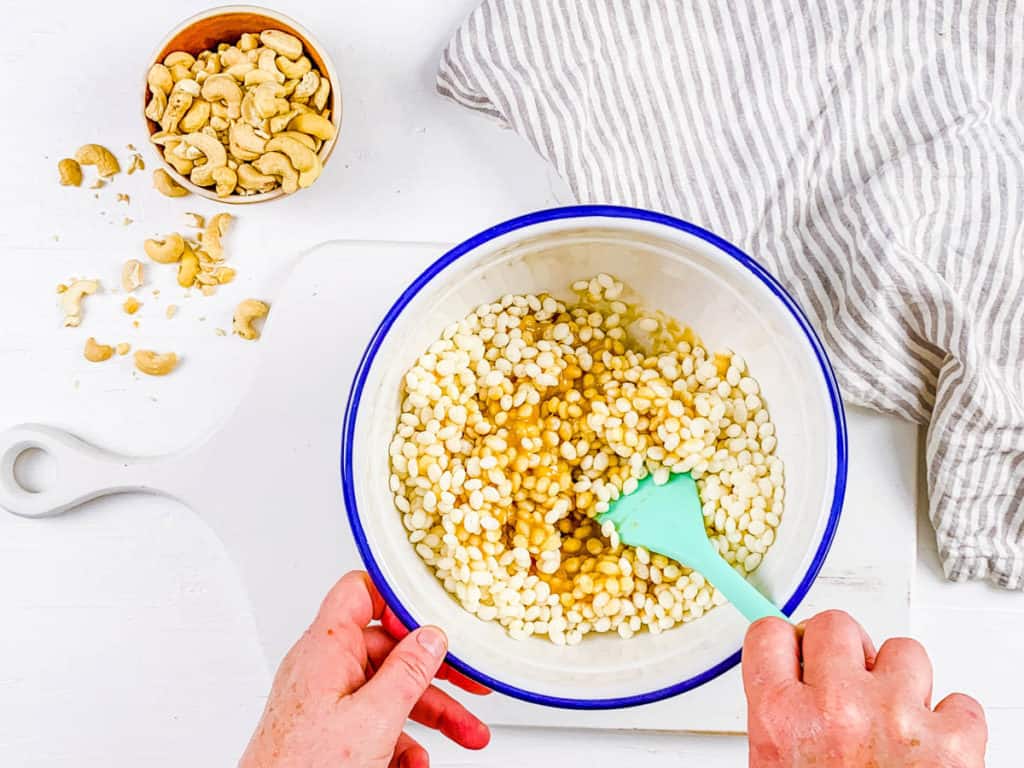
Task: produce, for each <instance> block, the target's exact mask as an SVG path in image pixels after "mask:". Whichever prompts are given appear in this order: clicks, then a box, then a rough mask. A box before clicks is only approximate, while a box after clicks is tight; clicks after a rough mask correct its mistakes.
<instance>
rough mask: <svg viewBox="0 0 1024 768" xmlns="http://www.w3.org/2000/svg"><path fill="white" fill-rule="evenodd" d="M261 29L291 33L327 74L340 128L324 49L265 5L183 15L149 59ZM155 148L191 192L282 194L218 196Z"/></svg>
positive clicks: (238, 198)
mask: <svg viewBox="0 0 1024 768" xmlns="http://www.w3.org/2000/svg"><path fill="white" fill-rule="evenodd" d="M265 29H277V30H281V31H282V32H287V33H288V34H290V35H294V36H295V37H297V38H299V40H301V41H302V46H303V48H304V49H305V50H304V53H305V55H307V56H309V58H310V61H311V62H312V63H313V65H314V66H315V67H316V69H318V70H319V71H320V73H321V75H323V76H325V77H327V79H328V80H329V81H330V83H331V93H330V96H329V97H328V106H329V107H330V109H331V122H332V123H334V126H335V128H336V129H340V128H341V114H342V102H341V90H340V86H339V84H338V77H337V73H336V72H335V70H334V65H333V64H332V63H331V61H330V59H329V58H328V57H327V55H326V54H325V53H324V50H323V47H322V46H321V45H320V44H319V43H318V42H316V41H315V40H314V39H313V36H312V35H311V34H310V33H309V32H308V31H307V30H305V29H304V28H303V27H302V26H300V25H299V24H298V23H296V22H295V21H293V20H292V19H289V18H287V17H286V16H283V15H281V14H278V13H275V12H273V11H270V10H269V9H265V8H253V7H248V6H226V7H224V8H216V9H213V10H211V11H206V12H204V13H200V14H198V15H197V16H193V17H192V18H190V19H186V20H185V21H183V22H182V23H181V24H180V25H179V26H178V27H177V29H175V30H174V31H173V32H171V34H170V35H168V36H167V38H166V39H165V40H164V41H163V42H162V43H161V44H160V48H159V49H158V50H157V52H156V55H154V56H153V61H154V62H158V61H163V60H164V58H165V57H166V56H167V54H169V53H173V52H174V51H185V52H187V53H191V54H192V55H193V56H194V55H196V54H198V53H200V52H202V51H206V50H210V49H216V47H217V45H218V44H219V43H223V42H235V41H237V40H238V38H240V37H241V36H242V35H243V34H244V33H246V32H249V33H253V34H259V33H260V32H262V31H263V30H265ZM147 69H148V65H147ZM148 101H149V90H148V86H146V85H145V79H143V95H142V106H143V109H145V106H146V104H147V102H148ZM145 119H146V127H147V129H148V130H149V133H150V135H152V134H154V133H156V132H157V131H159V130H160V126H159V125H158V124H157V123H154V122H153V121H152V120H150V119H148V118H145ZM337 138H338V132H337V131H336V132H335V135H334V138H332V139H331V140H329V141H325V142H324V143H323V146H322V147H320V152H319V153H318V154H319V156H320V160H321V162H322V163H324V164H326V162H327V158H328V157H330V155H331V152H333V151H334V146H335V144H336V143H337ZM155 149H156V152H157V154H158V155H159V156H160V161H161V163H162V164H163V166H164V169H165V170H166V171H167V172H168V173H169V174H170V175H171V177H172V178H173V179H174V180H175V181H177V182H178V183H179V184H181V185H182V186H184V187H186V188H187V189H189V190H191V191H192V192H194V193H196V194H199V195H202V196H203V197H208V198H210V199H211V200H217V201H219V202H229V203H258V202H263V201H265V200H272V199H274V198H277V197H281V196H283V195H284V192H282V191H281V190H280V189H275V190H273V191H271V192H263V193H259V194H255V195H230V196H229V197H227V198H222V197H218V196H217V194H216V193H215V192H214V191H213V190H211V189H207V188H205V187H200V186H198V185H196V184H193V183H192V182H191V181H190V180H189V179H188V177H186V176H182V175H181V174H180V173H178V172H177V171H176V170H175V169H174V167H173V166H171V165H170V164H168V163H167V162H166V161H164V159H163V152H162V151H161V150H160V148H159V147H156V148H155Z"/></svg>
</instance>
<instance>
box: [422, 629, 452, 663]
mask: <svg viewBox="0 0 1024 768" xmlns="http://www.w3.org/2000/svg"><path fill="white" fill-rule="evenodd" d="M416 642H418V643H419V644H420V645H422V646H423V647H424V649H426V651H427V653H429V654H430V655H431V656H433V657H434V658H435V659H438V658H440V657H442V656H444V653H445V651H446V650H447V648H448V638H446V637H445V636H444V632H442V631H441V630H440V629H438V628H437V627H424V628H423V629H421V630H420V631H419V632H417V633H416Z"/></svg>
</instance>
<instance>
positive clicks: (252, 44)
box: [238, 32, 260, 52]
mask: <svg viewBox="0 0 1024 768" xmlns="http://www.w3.org/2000/svg"><path fill="white" fill-rule="evenodd" d="M259 45H260V38H259V35H254V34H252V33H251V32H246V33H244V34H243V35H242V37H241V38H240V39H239V40H238V48H239V50H241V51H243V52H248V51H254V50H256V49H257V48H259Z"/></svg>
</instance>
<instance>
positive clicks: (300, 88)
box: [292, 72, 320, 99]
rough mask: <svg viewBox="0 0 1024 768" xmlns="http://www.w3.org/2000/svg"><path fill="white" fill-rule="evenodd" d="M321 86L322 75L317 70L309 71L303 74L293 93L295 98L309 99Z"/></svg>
mask: <svg viewBox="0 0 1024 768" xmlns="http://www.w3.org/2000/svg"><path fill="white" fill-rule="evenodd" d="M319 87H320V75H318V74H317V73H316V72H307V73H306V74H304V75H303V76H302V80H300V81H299V84H298V85H297V86H296V87H295V91H294V92H293V93H292V98H293V99H308V98H309V97H310V96H312V95H313V94H314V93H316V91H317V88H319Z"/></svg>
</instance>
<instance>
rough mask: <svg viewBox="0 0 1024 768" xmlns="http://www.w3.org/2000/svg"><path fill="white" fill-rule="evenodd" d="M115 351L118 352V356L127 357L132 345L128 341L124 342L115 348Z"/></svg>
mask: <svg viewBox="0 0 1024 768" xmlns="http://www.w3.org/2000/svg"><path fill="white" fill-rule="evenodd" d="M114 349H116V350H117V354H119V355H127V354H128V353H129V352H130V351H131V349H132V345H131V344H129V343H128V342H127V341H122V342H121V343H120V344H118V345H117V346H116V347H114Z"/></svg>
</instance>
